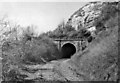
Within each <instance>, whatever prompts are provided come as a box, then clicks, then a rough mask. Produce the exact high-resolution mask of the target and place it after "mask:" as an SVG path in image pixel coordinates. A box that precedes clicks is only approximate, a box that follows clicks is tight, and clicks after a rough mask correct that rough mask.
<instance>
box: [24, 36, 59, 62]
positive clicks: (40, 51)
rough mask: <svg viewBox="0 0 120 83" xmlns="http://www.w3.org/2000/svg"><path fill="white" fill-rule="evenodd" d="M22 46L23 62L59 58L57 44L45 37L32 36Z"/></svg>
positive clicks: (46, 60)
mask: <svg viewBox="0 0 120 83" xmlns="http://www.w3.org/2000/svg"><path fill="white" fill-rule="evenodd" d="M23 48H24V49H23V51H24V53H25V55H24V56H23V59H24V61H25V62H26V61H28V62H33V63H46V62H48V61H51V60H54V59H57V58H60V53H59V50H58V48H57V46H56V45H55V44H54V43H53V41H52V40H51V39H49V38H47V37H46V38H45V37H44V38H37V39H35V38H33V39H32V40H31V41H27V42H26V44H25V45H24V47H23Z"/></svg>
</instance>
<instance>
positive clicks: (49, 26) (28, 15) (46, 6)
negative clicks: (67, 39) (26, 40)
mask: <svg viewBox="0 0 120 83" xmlns="http://www.w3.org/2000/svg"><path fill="white" fill-rule="evenodd" d="M35 1H36V2H35ZM49 1H51V2H49ZM49 1H48V0H41V1H40V2H39V1H38V0H29V2H28V0H26V2H25V0H24V1H23V0H21V1H20V0H12V1H11V2H10V1H9V2H8V0H4V2H3V0H0V17H2V16H4V15H7V16H8V18H9V19H10V20H12V21H13V22H15V23H17V24H20V25H21V26H28V25H31V24H33V25H36V26H38V29H36V30H37V31H38V32H46V31H49V30H54V29H55V28H56V27H57V25H58V24H59V23H60V22H61V21H63V20H65V21H66V20H67V19H68V18H69V17H70V16H71V15H72V14H73V13H74V12H75V11H77V10H78V9H79V8H81V7H82V6H84V5H85V4H86V3H87V2H88V1H87V0H85V1H84V2H82V0H81V1H80V2H78V1H79V0H74V2H71V1H73V0H69V2H68V0H64V1H66V2H63V0H60V1H62V2H58V0H49ZM86 1H87V2H86ZM92 1H93V0H92Z"/></svg>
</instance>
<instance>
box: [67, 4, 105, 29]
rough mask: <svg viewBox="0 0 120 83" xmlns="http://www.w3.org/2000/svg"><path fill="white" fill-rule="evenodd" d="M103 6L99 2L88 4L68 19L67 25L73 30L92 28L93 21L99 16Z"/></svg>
mask: <svg viewBox="0 0 120 83" xmlns="http://www.w3.org/2000/svg"><path fill="white" fill-rule="evenodd" d="M103 6H104V4H103V3H101V2H92V3H88V4H87V5H85V6H83V7H82V8H80V9H79V10H78V11H76V12H75V13H74V14H73V15H72V16H71V17H70V18H69V20H68V24H70V25H72V27H74V28H75V29H80V28H84V27H85V28H89V27H91V26H93V22H94V19H95V18H96V17H98V16H99V15H100V13H101V9H102V8H103Z"/></svg>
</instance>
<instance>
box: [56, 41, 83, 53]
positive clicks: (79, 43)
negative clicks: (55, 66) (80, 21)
mask: <svg viewBox="0 0 120 83" xmlns="http://www.w3.org/2000/svg"><path fill="white" fill-rule="evenodd" d="M83 42H84V41H83V40H81V39H54V43H56V45H57V47H58V49H59V50H60V51H61V52H63V47H64V46H65V45H66V44H70V45H71V49H72V45H73V49H74V47H75V53H76V52H79V51H82V50H83V47H82V46H83V44H84V43H83ZM64 48H65V47H64ZM66 48H67V47H66ZM68 48H69V46H68ZM69 49H70V48H69ZM64 50H65V49H64ZM63 54H64V53H63Z"/></svg>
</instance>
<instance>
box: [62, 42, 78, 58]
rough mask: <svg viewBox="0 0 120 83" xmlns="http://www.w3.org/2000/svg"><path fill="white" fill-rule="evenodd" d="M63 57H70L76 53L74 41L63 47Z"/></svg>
mask: <svg viewBox="0 0 120 83" xmlns="http://www.w3.org/2000/svg"><path fill="white" fill-rule="evenodd" d="M61 53H62V58H70V57H71V56H72V55H73V54H75V53H76V47H75V46H74V45H73V44H72V43H66V44H64V45H63V46H62V48H61Z"/></svg>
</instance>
